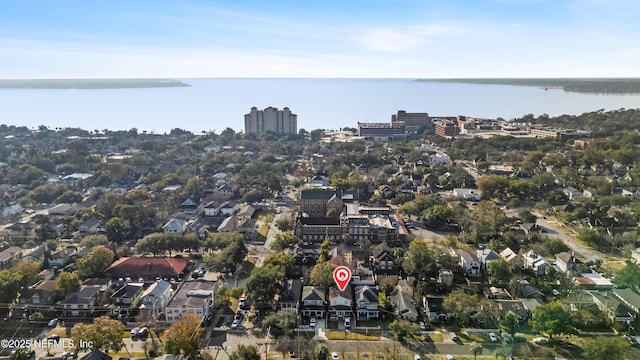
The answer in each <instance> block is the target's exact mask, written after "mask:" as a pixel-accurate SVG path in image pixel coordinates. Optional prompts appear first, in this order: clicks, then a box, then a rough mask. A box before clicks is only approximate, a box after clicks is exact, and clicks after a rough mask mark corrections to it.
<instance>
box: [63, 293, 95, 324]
mask: <svg viewBox="0 0 640 360" xmlns="http://www.w3.org/2000/svg"><path fill="white" fill-rule="evenodd" d="M99 298H100V286H97V285H91V286H82V287H81V288H80V290H78V291H76V292H74V293H73V294H71V295H69V296H67V298H66V299H64V300H63V301H62V302H61V303H60V305H61V306H62V310H63V316H64V317H70V318H80V317H89V316H92V315H93V313H94V312H95V309H96V305H97V304H98V299H99Z"/></svg>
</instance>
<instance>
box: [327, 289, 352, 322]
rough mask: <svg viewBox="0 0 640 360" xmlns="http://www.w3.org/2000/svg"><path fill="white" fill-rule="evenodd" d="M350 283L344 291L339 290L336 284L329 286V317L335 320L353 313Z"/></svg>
mask: <svg viewBox="0 0 640 360" xmlns="http://www.w3.org/2000/svg"><path fill="white" fill-rule="evenodd" d="M351 291H352V290H351V285H348V286H347V287H346V288H345V290H344V291H340V289H338V287H337V286H332V287H330V288H329V317H330V318H331V319H334V320H337V319H341V318H345V317H351V316H352V315H353V295H352V292H351Z"/></svg>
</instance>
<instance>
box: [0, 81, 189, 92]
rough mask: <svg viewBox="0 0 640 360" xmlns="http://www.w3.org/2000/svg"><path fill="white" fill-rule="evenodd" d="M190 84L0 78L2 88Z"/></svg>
mask: <svg viewBox="0 0 640 360" xmlns="http://www.w3.org/2000/svg"><path fill="white" fill-rule="evenodd" d="M186 86H190V85H189V84H186V83H184V82H182V81H180V80H175V79H15V80H14V79H0V89H60V90H65V89H68V90H72V89H83V90H84V89H139V88H159V87H186Z"/></svg>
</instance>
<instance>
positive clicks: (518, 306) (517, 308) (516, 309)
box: [496, 300, 531, 321]
mask: <svg viewBox="0 0 640 360" xmlns="http://www.w3.org/2000/svg"><path fill="white" fill-rule="evenodd" d="M496 304H497V305H498V311H499V312H500V318H504V316H505V315H506V314H507V313H508V312H512V313H513V314H515V315H516V317H517V318H518V319H519V320H520V321H522V320H525V319H528V318H529V317H531V311H530V310H529V309H528V308H527V307H526V306H525V305H524V304H523V303H522V301H521V300H496Z"/></svg>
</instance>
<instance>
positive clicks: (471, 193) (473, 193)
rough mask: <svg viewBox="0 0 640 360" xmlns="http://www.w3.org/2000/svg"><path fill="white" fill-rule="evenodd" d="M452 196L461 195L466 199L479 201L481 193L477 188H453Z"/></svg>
mask: <svg viewBox="0 0 640 360" xmlns="http://www.w3.org/2000/svg"><path fill="white" fill-rule="evenodd" d="M453 196H455V197H461V198H463V199H465V200H467V201H480V200H482V195H481V194H480V191H478V190H477V189H467V188H456V189H453Z"/></svg>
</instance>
